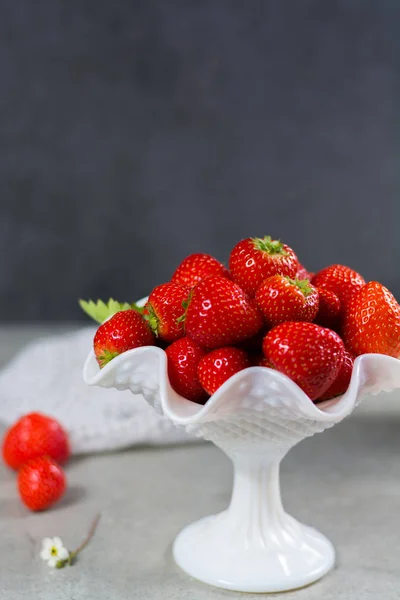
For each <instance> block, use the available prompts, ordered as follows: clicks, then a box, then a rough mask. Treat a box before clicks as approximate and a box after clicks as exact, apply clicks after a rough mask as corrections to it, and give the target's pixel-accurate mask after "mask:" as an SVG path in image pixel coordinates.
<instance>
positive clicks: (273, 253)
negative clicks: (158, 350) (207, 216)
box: [88, 236, 400, 404]
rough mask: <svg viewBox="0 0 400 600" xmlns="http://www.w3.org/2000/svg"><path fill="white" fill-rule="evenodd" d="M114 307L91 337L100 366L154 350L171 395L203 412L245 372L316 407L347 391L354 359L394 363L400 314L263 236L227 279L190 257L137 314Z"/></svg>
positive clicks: (399, 347)
mask: <svg viewBox="0 0 400 600" xmlns="http://www.w3.org/2000/svg"><path fill="white" fill-rule="evenodd" d="M92 304H93V303H92ZM115 304H116V303H115V301H113V306H114V307H115ZM103 306H104V304H103ZM119 306H120V307H122V308H123V310H119V311H118V312H116V313H115V314H114V315H113V316H112V317H111V318H109V319H108V320H106V321H105V322H104V323H103V324H102V325H101V326H100V327H99V328H98V330H97V332H96V335H95V338H94V351H95V354H96V357H97V361H98V363H99V365H100V367H101V368H102V367H104V366H105V365H106V364H107V363H108V362H109V361H110V360H112V359H113V358H115V357H116V356H118V355H119V354H121V353H122V352H126V351H127V350H130V349H132V348H137V347H139V346H151V345H159V346H161V347H162V348H163V349H164V350H165V352H166V355H167V358H168V375H169V380H170V383H171V386H172V387H173V389H174V390H175V391H176V392H177V393H178V394H180V395H181V396H183V397H184V398H187V399H188V400H191V401H194V402H198V403H201V404H203V403H205V402H206V401H207V399H208V398H209V397H210V396H211V395H212V394H213V393H214V392H215V391H216V390H217V389H218V388H219V387H220V386H221V385H222V384H223V383H224V382H225V381H226V380H227V379H229V377H231V376H232V375H234V374H235V373H237V372H238V371H241V370H242V369H246V368H248V367H251V366H259V367H264V368H270V369H276V370H277V371H280V372H281V373H284V374H285V375H287V376H288V377H290V378H291V379H292V380H293V381H295V382H296V383H297V384H298V385H299V386H300V387H301V388H302V389H303V390H304V392H305V393H306V394H308V396H309V397H310V399H311V400H312V401H314V402H318V401H321V400H327V399H330V398H334V397H336V396H339V395H341V394H343V393H344V392H345V391H346V389H347V387H348V385H349V382H350V378H351V373H352V369H353V362H354V359H355V357H357V356H359V355H360V354H364V353H379V354H387V355H389V356H393V357H395V358H399V357H400V306H399V304H398V303H397V301H396V300H395V298H394V296H393V295H392V294H391V293H390V292H389V290H388V289H387V288H385V287H384V286H383V285H381V284H380V283H378V282H375V281H372V282H370V283H366V282H365V280H364V279H363V277H362V276H361V275H360V274H359V273H357V272H356V271H354V270H352V269H351V268H349V267H346V266H343V265H332V266H329V267H327V268H325V269H323V270H322V271H320V272H319V273H316V274H312V273H309V272H308V271H307V270H306V269H305V268H304V266H303V265H301V264H300V262H299V260H298V258H297V256H296V254H295V253H294V251H293V250H292V249H291V248H290V247H289V246H287V245H286V244H283V243H281V242H280V241H278V240H273V239H272V238H271V237H269V236H266V237H264V238H248V239H245V240H242V241H240V242H239V243H238V244H237V245H236V246H235V247H234V248H233V250H232V252H231V254H230V257H229V270H228V269H226V268H225V267H224V265H223V264H221V263H220V262H219V261H218V260H216V259H215V258H213V257H212V256H209V255H207V254H192V255H190V256H188V257H187V258H185V259H184V260H183V262H182V263H181V264H180V265H179V266H178V268H177V269H176V271H175V272H174V274H173V275H172V278H171V280H170V282H169V283H164V284H162V285H159V286H157V287H155V288H154V289H153V291H152V292H151V294H150V296H149V298H148V301H147V303H146V304H145V306H144V307H143V308H139V307H137V306H136V305H129V304H124V305H119ZM88 312H90V311H88Z"/></svg>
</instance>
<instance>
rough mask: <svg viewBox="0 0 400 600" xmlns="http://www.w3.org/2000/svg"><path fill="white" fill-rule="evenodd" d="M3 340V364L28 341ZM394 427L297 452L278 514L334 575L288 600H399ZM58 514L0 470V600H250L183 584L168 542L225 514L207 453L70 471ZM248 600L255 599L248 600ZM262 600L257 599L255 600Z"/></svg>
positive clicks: (223, 472) (165, 452) (222, 462)
mask: <svg viewBox="0 0 400 600" xmlns="http://www.w3.org/2000/svg"><path fill="white" fill-rule="evenodd" d="M33 331H34V332H35V334H36V335H37V334H39V333H43V331H44V330H41V329H39V328H38V327H36V328H34V329H31V330H29V331H27V332H25V334H24V330H22V329H19V331H17V332H16V333H13V331H12V330H11V329H9V330H8V332H6V333H4V330H1V331H0V336H1V340H2V345H1V347H0V361H1V362H4V360H5V359H6V356H8V355H9V352H8V349H7V347H6V346H5V341H6V342H7V344H11V347H12V348H13V350H15V349H16V348H17V346H18V345H19V344H22V343H23V342H24V338H25V336H26V337H29V336H30V337H33V335H34V333H33ZM399 429H400V417H399V416H398V415H396V414H392V415H390V416H387V415H385V414H384V413H382V414H379V413H378V412H375V413H374V414H373V415H372V416H371V415H367V414H365V413H362V412H356V413H355V414H354V415H353V416H352V417H351V418H349V419H348V420H346V421H345V422H344V423H342V424H340V425H338V426H336V427H335V428H333V429H332V430H328V431H326V432H324V433H323V434H319V435H317V436H315V437H314V438H311V439H308V440H305V441H304V442H302V443H301V444H300V445H299V446H298V447H297V449H296V450H295V451H292V452H290V453H289V455H288V456H287V458H286V459H285V460H284V462H283V465H282V488H283V498H284V503H285V505H286V508H287V509H288V511H289V512H291V513H292V514H293V515H294V516H296V517H297V518H298V519H300V520H302V521H304V522H306V523H309V524H312V525H314V526H315V527H317V528H319V529H321V530H322V531H324V532H325V533H326V534H327V535H328V536H329V537H330V538H331V539H332V541H333V542H334V544H335V546H336V549H337V551H338V565H337V568H336V569H335V570H334V571H333V572H332V573H331V574H329V575H328V576H326V577H325V578H324V579H323V580H321V581H320V582H318V583H316V584H314V585H312V586H310V587H308V588H306V589H303V590H300V591H297V592H291V593H288V594H285V595H283V596H282V598H285V600H286V599H287V600H292V599H293V600H317V599H318V600H320V599H321V598H323V599H324V600H337V599H339V598H340V599H342V598H351V599H356V600H369V599H370V600H376V599H377V598H382V599H384V600H397V599H398V598H399V595H400V569H399V552H400V542H399V532H398V525H397V523H398V510H399V498H400V461H399V458H398V457H399V451H400V437H399ZM67 473H68V479H69V490H68V493H67V494H66V496H65V498H64V499H63V500H62V501H61V503H60V504H59V505H58V506H57V507H55V508H54V509H53V510H50V511H48V512H45V513H42V514H30V513H28V511H26V510H25V509H24V508H23V506H22V505H21V504H20V502H19V501H18V499H17V494H16V489H15V476H14V474H13V473H11V472H9V471H8V470H6V469H5V468H4V467H3V466H0V598H4V599H5V600H6V599H7V600H32V599H33V598H35V599H38V600H54V599H55V598H57V600H92V599H95V600H110V599H112V600H136V599H138V600H166V599H168V600H224V599H227V598H232V599H235V598H237V599H239V598H243V599H244V598H250V597H252V596H250V595H241V594H237V593H233V592H226V591H223V590H218V589H214V588H211V587H208V586H205V585H202V584H200V583H198V582H196V581H194V580H192V579H190V578H188V577H187V576H186V575H185V574H183V573H181V572H180V571H179V569H178V568H177V567H176V566H175V565H174V563H173V560H172V557H171V542H172V540H173V538H174V536H175V535H176V534H177V532H178V531H179V530H180V529H181V528H182V527H183V526H184V525H186V524H187V523H190V522H191V521H193V520H195V519H198V518H199V517H202V516H204V515H207V514H210V513H213V512H217V511H220V510H222V509H223V508H224V507H225V506H226V505H227V503H228V501H229V496H230V487H231V476H232V473H231V467H230V463H229V461H228V459H227V458H225V456H224V455H223V454H222V453H221V452H220V451H219V450H217V449H216V448H214V447H213V446H210V445H205V444H204V445H200V444H199V445H196V446H190V447H186V446H185V447H174V448H167V449H148V448H141V449H136V450H132V451H125V452H120V453H114V454H103V455H97V456H91V457H86V458H82V459H79V460H73V461H71V463H70V464H69V465H68V467H67ZM98 511H100V512H101V514H102V517H101V521H100V524H99V527H98V531H97V534H96V536H95V538H94V539H93V541H92V543H91V544H90V546H89V547H88V548H87V549H86V551H85V552H84V553H83V554H82V555H81V558H80V559H79V560H78V562H77V563H76V565H75V566H74V567H72V568H65V569H63V570H61V571H54V570H51V569H49V568H48V567H47V566H46V565H45V564H44V563H43V562H42V561H41V560H40V558H39V557H38V551H39V549H40V542H41V540H42V538H43V537H45V536H52V535H59V536H61V537H62V539H63V540H64V542H65V543H66V545H67V546H68V547H70V548H73V547H74V546H75V545H77V544H78V543H79V542H80V540H81V538H82V537H83V536H84V535H85V532H86V530H87V528H88V526H89V524H90V521H91V520H92V518H93V517H94V515H95V513H97V512H98ZM256 597H257V596H254V598H256ZM258 597H259V596H258Z"/></svg>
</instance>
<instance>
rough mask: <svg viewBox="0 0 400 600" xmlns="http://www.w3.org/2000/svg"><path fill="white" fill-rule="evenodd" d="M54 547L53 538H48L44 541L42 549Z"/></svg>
mask: <svg viewBox="0 0 400 600" xmlns="http://www.w3.org/2000/svg"><path fill="white" fill-rule="evenodd" d="M52 545H53V538H49V537H46V538H44V539H43V541H42V548H43V549H44V548H51V547H52Z"/></svg>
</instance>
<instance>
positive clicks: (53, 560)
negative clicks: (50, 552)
mask: <svg viewBox="0 0 400 600" xmlns="http://www.w3.org/2000/svg"><path fill="white" fill-rule="evenodd" d="M58 560H59V558H58V556H52V557H51V558H50V559H49V560H48V562H47V564H48V565H49V567H53V568H54V567H55V566H56V565H57V563H58Z"/></svg>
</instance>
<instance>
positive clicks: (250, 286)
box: [229, 236, 299, 298]
mask: <svg viewBox="0 0 400 600" xmlns="http://www.w3.org/2000/svg"><path fill="white" fill-rule="evenodd" d="M298 267H299V261H298V259H297V256H296V255H295V253H294V252H293V250H292V249H291V248H289V246H286V245H285V244H282V243H281V242H279V241H278V240H273V239H271V237H270V236H266V237H264V238H247V239H245V240H242V241H241V242H239V243H238V244H236V246H235V247H234V248H233V250H232V252H231V255H230V257H229V269H230V271H231V274H232V277H233V280H234V281H235V282H236V283H237V284H238V285H240V287H241V288H242V289H243V290H244V291H245V292H246V294H248V295H249V296H250V297H251V298H254V296H255V294H256V291H257V289H258V288H259V287H260V285H261V284H262V282H263V281H264V279H267V277H272V275H287V276H288V277H295V276H296V273H297V269H298Z"/></svg>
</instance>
